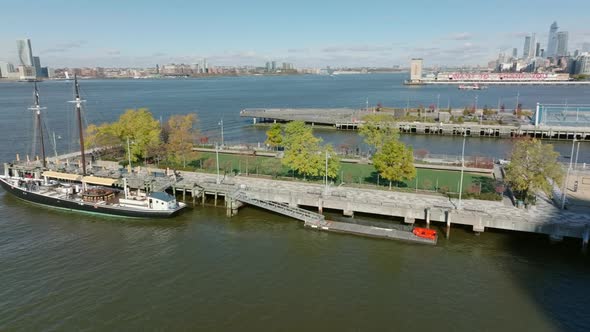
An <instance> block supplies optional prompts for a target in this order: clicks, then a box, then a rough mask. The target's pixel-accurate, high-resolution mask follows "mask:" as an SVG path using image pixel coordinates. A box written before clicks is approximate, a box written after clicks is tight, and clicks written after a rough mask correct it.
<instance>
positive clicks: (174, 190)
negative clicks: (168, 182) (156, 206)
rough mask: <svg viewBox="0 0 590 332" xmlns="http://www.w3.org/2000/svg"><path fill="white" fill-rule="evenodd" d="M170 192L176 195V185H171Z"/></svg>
mask: <svg viewBox="0 0 590 332" xmlns="http://www.w3.org/2000/svg"><path fill="white" fill-rule="evenodd" d="M172 194H173V195H174V197H176V186H172Z"/></svg>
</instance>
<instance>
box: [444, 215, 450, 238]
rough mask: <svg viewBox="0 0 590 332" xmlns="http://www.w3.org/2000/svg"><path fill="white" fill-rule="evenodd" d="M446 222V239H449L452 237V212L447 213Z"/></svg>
mask: <svg viewBox="0 0 590 332" xmlns="http://www.w3.org/2000/svg"><path fill="white" fill-rule="evenodd" d="M445 222H446V224H447V229H446V232H445V233H446V234H445V235H446V237H447V239H448V238H450V237H451V211H448V210H447V211H445Z"/></svg>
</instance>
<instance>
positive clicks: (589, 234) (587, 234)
mask: <svg viewBox="0 0 590 332" xmlns="http://www.w3.org/2000/svg"><path fill="white" fill-rule="evenodd" d="M589 239H590V226H588V225H586V228H585V229H584V234H583V235H582V251H583V252H587V250H588V240H589Z"/></svg>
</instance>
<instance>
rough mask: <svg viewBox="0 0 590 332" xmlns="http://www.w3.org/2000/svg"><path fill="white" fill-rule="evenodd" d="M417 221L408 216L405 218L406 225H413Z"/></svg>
mask: <svg viewBox="0 0 590 332" xmlns="http://www.w3.org/2000/svg"><path fill="white" fill-rule="evenodd" d="M415 221H416V219H414V218H412V217H408V216H405V217H404V222H405V223H406V224H411V225H413V224H414V222H415Z"/></svg>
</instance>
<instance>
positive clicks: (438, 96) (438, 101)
mask: <svg viewBox="0 0 590 332" xmlns="http://www.w3.org/2000/svg"><path fill="white" fill-rule="evenodd" d="M439 109H440V93H439V94H438V95H436V110H437V111H438V110H439Z"/></svg>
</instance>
